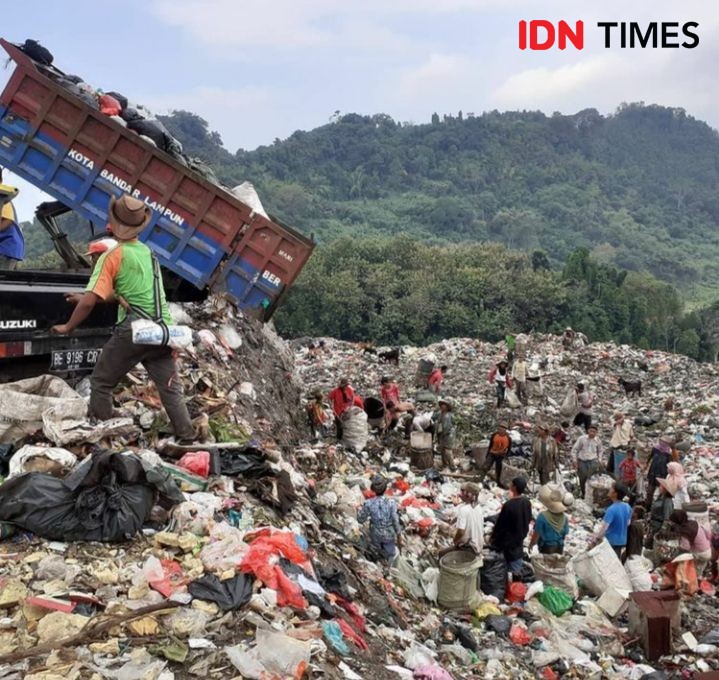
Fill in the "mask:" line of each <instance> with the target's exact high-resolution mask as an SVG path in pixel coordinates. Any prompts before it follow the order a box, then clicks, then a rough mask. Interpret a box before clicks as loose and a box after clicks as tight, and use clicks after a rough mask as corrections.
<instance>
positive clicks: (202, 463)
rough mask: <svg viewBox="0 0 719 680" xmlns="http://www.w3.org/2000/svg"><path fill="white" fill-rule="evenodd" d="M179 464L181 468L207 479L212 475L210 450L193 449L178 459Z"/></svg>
mask: <svg viewBox="0 0 719 680" xmlns="http://www.w3.org/2000/svg"><path fill="white" fill-rule="evenodd" d="M177 464H178V465H179V466H180V467H181V468H184V469H185V470H189V471H190V472H192V473H193V474H195V475H198V476H200V477H204V478H205V479H207V477H209V475H210V452H209V451H191V452H190V453H186V454H185V455H184V456H182V458H180V460H179V461H177Z"/></svg>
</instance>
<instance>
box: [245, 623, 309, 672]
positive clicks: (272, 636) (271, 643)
mask: <svg viewBox="0 0 719 680" xmlns="http://www.w3.org/2000/svg"><path fill="white" fill-rule="evenodd" d="M255 641H256V642H257V647H256V649H257V656H258V659H259V661H260V662H261V663H262V665H263V666H264V667H265V668H266V669H267V670H268V671H270V672H272V673H279V674H281V675H282V676H283V677H284V676H291V677H302V672H300V671H301V670H302V669H303V668H306V667H307V665H308V664H309V662H310V651H311V645H310V643H308V642H302V641H301V640H295V639H294V638H291V637H289V636H287V635H283V634H282V633H277V632H274V631H269V630H265V629H263V628H258V629H257V634H256V636H255Z"/></svg>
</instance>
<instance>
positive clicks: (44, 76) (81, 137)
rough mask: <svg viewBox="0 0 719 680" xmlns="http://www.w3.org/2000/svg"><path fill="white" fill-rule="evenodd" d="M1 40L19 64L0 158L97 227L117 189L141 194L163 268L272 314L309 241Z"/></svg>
mask: <svg viewBox="0 0 719 680" xmlns="http://www.w3.org/2000/svg"><path fill="white" fill-rule="evenodd" d="M0 45H2V47H3V48H4V49H5V50H6V51H7V53H8V54H9V55H10V57H11V58H12V59H13V60H14V61H15V63H16V67H15V70H14V72H13V74H12V76H11V77H10V80H9V82H8V84H7V86H6V87H5V89H4V90H3V92H2V93H1V94H0V165H2V166H3V167H6V168H8V169H9V170H11V171H12V172H14V173H16V174H17V175H19V176H21V177H23V178H24V179H26V180H27V181H28V182H31V183H32V184H33V185H35V186H36V187H37V188H39V189H41V190H42V191H44V192H46V193H48V194H50V195H51V196H53V197H54V198H56V199H57V200H59V201H62V202H63V203H64V204H65V205H67V206H68V207H69V208H71V209H72V210H74V211H76V212H78V213H80V214H81V215H82V216H84V217H85V218H87V219H88V220H90V221H91V222H92V223H93V225H95V229H96V230H97V231H103V230H104V228H105V224H106V222H107V206H108V203H109V199H110V197H111V196H119V195H121V194H122V193H123V192H127V193H130V194H132V195H134V196H136V197H138V198H140V199H141V200H143V201H145V203H146V204H147V205H149V206H150V207H151V208H152V210H153V218H152V221H151V222H150V224H149V226H148V227H147V229H146V230H145V231H144V232H143V234H142V235H141V237H140V238H141V240H143V241H144V242H145V243H146V244H147V245H148V246H149V247H150V248H152V250H153V251H154V252H155V254H156V256H157V257H158V259H159V261H160V263H161V265H162V266H163V267H165V268H166V269H169V270H170V271H172V272H174V273H175V274H177V275H178V276H180V277H181V278H183V279H185V280H186V281H189V282H190V283H192V284H193V285H194V286H196V287H197V288H200V289H208V290H209V291H212V292H221V293H226V294H227V295H228V296H229V297H230V298H231V299H232V300H233V301H234V302H235V303H236V304H237V305H238V306H239V307H240V308H241V309H244V310H247V311H248V312H250V313H251V314H253V315H255V316H257V317H259V318H261V319H263V320H267V319H269V318H270V317H271V316H272V313H273V312H274V310H275V309H276V307H277V305H278V303H279V301H280V299H281V298H282V296H283V294H284V293H285V292H286V291H287V289H288V288H289V287H290V286H291V285H292V283H293V282H294V280H295V279H296V277H297V275H298V274H299V273H300V271H301V270H302V267H303V266H304V264H305V263H306V262H307V259H308V258H309V256H310V255H311V253H312V250H313V248H314V243H313V241H312V240H311V239H309V238H307V237H306V236H304V235H302V234H300V233H299V232H297V231H295V230H293V229H291V228H289V227H287V226H284V225H282V224H280V223H279V222H277V221H274V220H271V219H267V218H266V217H264V216H262V215H260V214H258V213H256V212H254V211H253V210H252V209H251V208H250V207H248V206H247V205H245V204H244V203H242V202H241V201H240V200H238V198H237V197H235V196H234V194H232V193H231V192H230V191H228V190H227V189H225V188H223V187H221V186H218V185H216V184H214V183H212V182H210V181H208V180H207V179H205V178H204V177H203V176H202V175H200V174H199V173H197V172H194V171H192V170H190V169H188V168H187V167H184V166H183V165H182V164H181V163H180V162H178V161H177V160H175V159H174V158H173V157H172V156H170V155H169V154H167V153H165V152H164V151H161V150H160V149H158V148H157V147H155V146H154V145H153V144H151V143H150V142H148V141H146V140H145V139H143V138H142V137H140V136H139V135H138V134H136V133H135V132H133V131H132V130H129V129H127V128H126V127H124V126H123V125H122V124H120V123H119V122H117V121H116V120H114V119H113V118H110V117H108V116H106V115H104V114H102V113H101V112H100V111H98V110H95V109H93V108H92V107H91V106H89V105H88V104H87V103H85V102H84V101H83V100H82V99H81V98H80V97H78V96H76V95H75V94H74V93H72V92H71V91H69V90H68V89H66V88H65V87H63V86H62V85H60V84H59V83H58V82H55V80H53V78H52V77H50V75H49V74H50V73H51V72H50V71H49V70H48V69H47V68H45V67H42V66H39V65H37V64H36V63H35V62H34V61H32V60H31V59H30V58H29V57H27V56H26V55H25V54H24V53H23V52H22V51H20V50H19V49H18V48H17V47H16V46H15V45H13V44H11V43H9V42H7V41H5V40H0Z"/></svg>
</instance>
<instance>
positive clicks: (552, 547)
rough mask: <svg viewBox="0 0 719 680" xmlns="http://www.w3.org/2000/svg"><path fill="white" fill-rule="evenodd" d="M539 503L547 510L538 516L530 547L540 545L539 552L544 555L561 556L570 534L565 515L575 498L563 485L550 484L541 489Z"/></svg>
mask: <svg viewBox="0 0 719 680" xmlns="http://www.w3.org/2000/svg"><path fill="white" fill-rule="evenodd" d="M539 501H540V503H541V504H542V505H543V506H544V507H545V508H546V510H544V511H543V512H540V513H539V515H537V520H536V521H535V523H534V531H533V533H532V538H531V540H530V542H529V547H530V549H531V548H532V546H534V545H538V546H539V552H540V553H542V554H544V555H554V554H560V555H561V554H562V553H564V539H565V538H566V536H567V534H568V533H569V520H568V519H567V516H566V514H565V513H566V511H567V510H568V509H569V508H570V507H572V505H573V503H574V496H572V494H571V493H569V492H568V491H567V490H566V489H565V488H564V487H563V486H562V485H561V484H556V483H554V482H550V483H549V484H545V485H544V486H542V487H541V488H540V489H539Z"/></svg>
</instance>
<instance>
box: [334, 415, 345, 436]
mask: <svg viewBox="0 0 719 680" xmlns="http://www.w3.org/2000/svg"><path fill="white" fill-rule="evenodd" d="M335 431H336V432H337V441H340V440H341V439H342V432H343V429H342V420H341V419H340V418H338V417H337V416H335Z"/></svg>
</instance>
